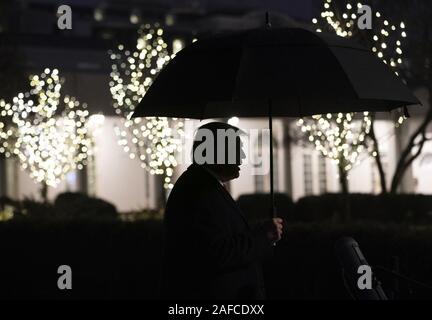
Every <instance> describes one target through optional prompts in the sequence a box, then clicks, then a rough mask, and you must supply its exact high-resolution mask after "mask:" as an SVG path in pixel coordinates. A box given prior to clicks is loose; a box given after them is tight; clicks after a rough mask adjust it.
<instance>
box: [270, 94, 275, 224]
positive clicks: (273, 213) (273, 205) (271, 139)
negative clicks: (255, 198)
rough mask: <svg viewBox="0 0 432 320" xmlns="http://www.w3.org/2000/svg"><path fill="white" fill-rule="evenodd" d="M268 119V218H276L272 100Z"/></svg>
mask: <svg viewBox="0 0 432 320" xmlns="http://www.w3.org/2000/svg"><path fill="white" fill-rule="evenodd" d="M268 111H269V113H268V119H269V131H270V202H271V203H270V217H271V218H274V217H276V208H275V201H274V189H273V188H274V185H273V183H274V182H273V181H274V180H273V179H274V177H273V117H272V100H271V99H269V100H268Z"/></svg>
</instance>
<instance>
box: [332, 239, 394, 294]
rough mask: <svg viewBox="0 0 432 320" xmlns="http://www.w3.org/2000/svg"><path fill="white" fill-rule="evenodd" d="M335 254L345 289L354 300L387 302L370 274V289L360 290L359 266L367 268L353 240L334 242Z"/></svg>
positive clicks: (379, 285)
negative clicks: (340, 268)
mask: <svg viewBox="0 0 432 320" xmlns="http://www.w3.org/2000/svg"><path fill="white" fill-rule="evenodd" d="M335 253H336V256H337V258H338V260H339V263H340V265H341V267H342V274H343V278H344V282H345V287H346V289H347V290H348V291H349V292H350V294H351V296H352V297H353V298H354V299H356V300H387V296H386V294H385V293H384V290H383V289H382V287H381V284H380V282H379V281H378V280H377V279H376V277H375V276H373V274H372V279H371V281H372V287H371V288H370V289H369V288H363V289H362V288H360V287H359V285H358V280H359V278H360V277H361V276H362V273H358V272H359V267H360V266H369V264H368V263H367V261H366V258H365V257H364V255H363V253H362V252H361V250H360V247H359V245H358V243H357V241H355V240H354V239H353V238H349V237H344V238H341V239H339V240H338V241H336V244H335Z"/></svg>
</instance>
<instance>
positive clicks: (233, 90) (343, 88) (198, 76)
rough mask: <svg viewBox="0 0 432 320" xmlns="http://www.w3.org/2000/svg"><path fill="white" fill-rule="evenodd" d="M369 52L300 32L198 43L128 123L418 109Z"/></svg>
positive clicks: (285, 30)
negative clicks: (134, 120) (149, 119)
mask: <svg viewBox="0 0 432 320" xmlns="http://www.w3.org/2000/svg"><path fill="white" fill-rule="evenodd" d="M418 103H419V101H418V100H417V99H416V98H415V97H414V96H413V95H412V93H411V92H410V91H409V90H408V88H407V87H406V86H405V85H404V84H403V83H402V82H401V81H400V79H399V78H398V77H397V76H396V75H395V74H394V73H393V72H392V71H391V70H390V69H389V68H388V67H387V66H386V65H385V64H384V63H383V62H382V61H381V60H380V59H378V58H377V57H376V56H375V55H374V54H373V53H372V52H370V51H369V50H367V49H365V48H363V47H362V46H360V45H358V44H356V43H354V42H352V41H350V40H347V39H344V38H341V37H338V36H332V35H326V34H322V33H315V32H311V31H308V30H305V29H296V28H282V29H271V28H267V29H257V30H249V31H243V32H237V33H232V34H229V35H219V36H215V37H212V38H208V39H204V40H199V41H197V42H195V43H192V44H191V45H190V46H188V47H186V48H184V49H183V50H182V51H180V52H179V53H178V54H177V55H176V57H175V58H174V59H173V60H172V61H171V62H170V63H169V64H168V65H167V66H166V67H165V68H164V69H163V70H162V71H161V72H160V73H159V75H158V76H157V78H156V79H155V81H154V83H153V85H152V86H151V87H150V88H149V90H148V92H147V93H146V94H145V96H144V98H143V99H142V100H141V102H140V103H139V104H138V106H137V107H136V109H135V112H134V114H133V117H147V116H160V117H179V118H195V119H205V118H225V117H230V116H237V117H265V116H268V117H269V129H270V194H271V199H272V203H271V206H272V207H271V212H272V215H274V212H275V210H274V196H273V152H272V141H273V139H272V117H273V116H280V117H304V116H311V115H315V114H323V113H339V112H342V113H350V112H357V111H390V110H392V109H394V108H400V107H406V106H407V105H411V104H418Z"/></svg>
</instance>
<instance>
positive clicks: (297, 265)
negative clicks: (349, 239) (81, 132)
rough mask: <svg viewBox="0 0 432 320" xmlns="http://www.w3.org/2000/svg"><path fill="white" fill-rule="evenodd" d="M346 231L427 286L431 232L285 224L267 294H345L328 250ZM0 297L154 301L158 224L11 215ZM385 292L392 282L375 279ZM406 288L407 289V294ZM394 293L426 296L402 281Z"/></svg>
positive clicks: (378, 261)
mask: <svg viewBox="0 0 432 320" xmlns="http://www.w3.org/2000/svg"><path fill="white" fill-rule="evenodd" d="M347 235H348V236H353V237H354V238H355V239H356V240H357V241H358V242H359V244H360V246H361V248H362V250H363V253H364V254H365V256H366V258H367V259H368V261H369V263H370V264H375V265H383V266H386V267H392V259H393V258H392V257H393V256H398V257H399V259H400V270H401V272H402V273H404V274H406V275H408V276H411V277H414V278H416V279H418V280H421V281H423V282H426V283H432V255H431V252H432V229H431V228H429V227H407V226H401V225H396V224H388V225H385V224H377V223H369V224H368V223H362V224H354V225H350V226H347V225H335V224H327V223H314V224H301V223H288V225H287V230H286V233H285V236H284V239H283V240H282V241H281V242H280V243H279V244H278V245H277V246H276V248H275V254H274V257H273V258H272V259H271V260H269V261H267V262H266V264H265V276H266V286H267V294H268V298H269V299H348V298H349V296H348V295H347V293H346V291H345V289H344V287H343V282H342V279H341V274H340V270H339V266H338V264H337V261H336V258H335V256H334V253H333V246H334V242H335V241H336V240H337V239H338V238H339V237H341V236H347ZM0 242H1V243H2V250H1V256H2V259H1V263H0V298H1V299H5V298H9V299H15V298H36V299H45V298H55V299H69V298H84V299H87V298H99V299H112V298H114V299H123V298H137V299H154V298H155V293H156V288H157V283H158V278H159V270H160V261H161V253H162V246H163V228H162V224H161V221H138V222H133V223H132V222H120V221H102V220H101V221H80V220H75V221H72V220H68V221H61V220H45V221H42V220H40V221H32V220H15V221H14V220H11V221H8V222H2V223H0ZM61 264H67V265H70V266H71V267H72V272H73V275H72V279H73V285H72V290H70V291H60V290H59V289H57V278H58V275H57V268H58V266H59V265H61ZM381 280H382V281H383V285H384V289H385V290H386V291H387V292H390V289H391V288H392V286H393V282H392V281H391V279H389V278H386V277H381ZM410 290H411V291H412V294H410ZM399 297H401V298H430V297H432V293H431V292H428V291H426V290H423V289H419V288H415V287H412V288H411V289H410V288H408V287H407V286H405V285H404V284H403V283H401V293H400V294H399Z"/></svg>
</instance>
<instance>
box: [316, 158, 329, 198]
mask: <svg viewBox="0 0 432 320" xmlns="http://www.w3.org/2000/svg"><path fill="white" fill-rule="evenodd" d="M318 179H319V192H320V194H323V193H326V192H327V163H326V158H325V157H324V156H323V155H320V156H319V158H318Z"/></svg>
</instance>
